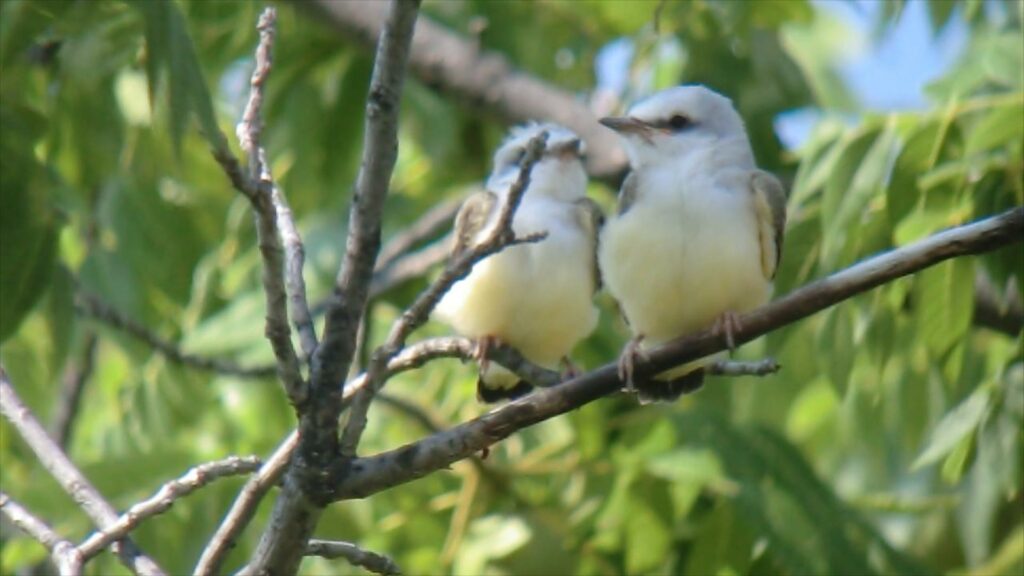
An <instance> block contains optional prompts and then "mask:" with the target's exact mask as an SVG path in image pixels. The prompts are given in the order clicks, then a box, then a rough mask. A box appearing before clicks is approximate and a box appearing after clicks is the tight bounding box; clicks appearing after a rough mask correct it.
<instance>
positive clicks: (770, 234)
mask: <svg viewBox="0 0 1024 576" xmlns="http://www.w3.org/2000/svg"><path fill="white" fill-rule="evenodd" d="M749 182H750V183H749V189H750V194H751V196H752V197H753V200H754V202H753V204H754V214H755V215H756V217H757V237H758V240H759V241H760V243H761V270H762V272H764V277H765V278H767V279H768V280H771V279H774V278H775V273H776V272H777V271H778V269H779V262H780V261H781V260H782V236H783V234H784V233H785V230H786V191H785V189H783V187H782V183H781V182H779V180H778V179H777V178H775V176H772V175H771V174H769V173H768V172H765V171H763V170H753V171H752V172H751V173H750V181H749Z"/></svg>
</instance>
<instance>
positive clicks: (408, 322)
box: [341, 132, 548, 456]
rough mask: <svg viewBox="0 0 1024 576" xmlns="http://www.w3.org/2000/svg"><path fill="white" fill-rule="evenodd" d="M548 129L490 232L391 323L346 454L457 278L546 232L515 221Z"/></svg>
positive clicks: (533, 143) (344, 446)
mask: <svg viewBox="0 0 1024 576" xmlns="http://www.w3.org/2000/svg"><path fill="white" fill-rule="evenodd" d="M547 138H548V134H547V132H541V133H540V134H538V135H537V136H534V137H533V139H531V140H530V141H529V142H528V143H527V145H526V154H525V156H524V157H523V160H522V164H521V167H520V169H519V176H518V178H516V181H515V183H513V184H512V187H511V188H510V189H509V191H508V195H507V196H506V198H505V202H504V203H503V204H502V206H501V210H500V211H499V212H498V220H497V222H496V223H495V225H494V227H493V228H491V231H490V233H489V234H488V235H487V237H486V238H484V239H483V241H481V242H480V243H478V244H476V245H475V246H473V247H472V248H471V249H470V250H468V251H467V252H465V253H463V254H461V255H460V256H459V257H458V258H456V259H455V260H454V261H453V262H452V263H451V265H449V266H448V267H447V268H446V269H445V271H444V272H443V273H442V274H441V276H440V277H439V278H438V279H437V280H435V281H434V283H433V284H431V285H430V287H428V288H427V289H426V290H425V291H424V292H423V293H422V294H420V295H419V296H418V297H417V298H416V300H415V301H414V302H413V303H412V305H411V306H409V308H407V309H406V310H405V312H403V313H402V315H401V316H400V317H399V318H398V320H397V321H396V322H395V324H394V325H393V326H392V327H391V331H390V333H389V334H388V337H387V339H386V340H385V342H384V344H383V345H381V346H380V348H378V349H377V350H375V351H374V353H373V357H372V359H371V361H370V367H369V369H368V370H367V371H366V380H367V383H368V385H367V386H365V387H364V388H363V389H362V390H360V392H359V393H358V394H357V395H356V397H355V400H354V402H353V404H352V411H351V413H350V415H349V421H348V426H346V427H345V433H344V435H343V436H342V439H341V452H342V455H345V456H352V455H354V454H355V450H356V446H358V444H359V439H360V438H361V437H362V434H363V430H364V429H365V428H366V414H367V412H368V411H369V409H370V402H371V401H372V400H373V395H374V394H375V393H376V392H377V390H379V389H380V388H381V386H383V385H384V382H385V381H386V372H387V365H388V362H389V361H390V360H391V359H392V358H394V356H395V355H396V354H398V353H399V352H400V351H401V349H402V348H403V347H404V346H405V341H406V339H408V337H409V335H410V334H411V333H412V332H413V331H414V330H416V328H419V327H420V326H422V325H423V323H424V322H426V321H427V319H428V318H429V317H430V313H431V312H433V311H434V308H435V307H436V306H437V304H438V302H440V301H441V298H443V297H444V295H445V294H446V293H448V291H449V290H450V289H451V288H452V286H454V285H455V283H456V282H458V281H459V280H461V279H463V278H465V277H466V276H467V275H468V274H469V273H470V271H471V270H472V269H473V266H475V265H476V263H477V262H480V261H481V260H483V259H484V258H486V257H488V256H490V255H492V254H496V253H497V252H500V251H501V250H504V249H505V248H508V247H509V246H513V245H515V244H521V243H525V242H535V241H537V240H541V239H542V238H543V237H544V234H535V235H532V236H528V237H525V238H517V237H516V235H515V232H514V230H513V229H512V222H513V219H514V217H515V213H516V210H517V209H518V208H519V204H520V202H521V201H522V199H523V195H524V194H525V193H526V189H527V188H529V186H530V174H531V173H532V172H533V167H534V165H536V164H537V162H538V161H540V158H541V156H542V155H543V154H544V147H545V144H546V142H547Z"/></svg>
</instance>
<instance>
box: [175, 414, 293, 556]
mask: <svg viewBox="0 0 1024 576" xmlns="http://www.w3.org/2000/svg"><path fill="white" fill-rule="evenodd" d="M298 445H299V435H298V433H296V432H292V433H291V434H289V435H288V437H287V438H285V439H284V441H283V442H281V445H280V446H278V448H277V450H275V451H274V453H273V454H272V455H271V456H270V458H267V461H266V462H264V463H263V466H262V467H260V469H259V471H258V472H257V473H256V474H255V475H253V476H252V477H251V478H249V480H248V481H247V482H246V483H245V486H243V487H242V491H241V492H239V493H238V497H237V498H235V502H234V503H233V504H232V505H231V509H230V510H228V513H227V514H226V515H225V516H224V520H223V521H222V522H221V524H220V526H218V527H217V531H216V532H214V534H213V537H212V538H210V540H209V542H207V544H206V548H205V549H204V550H203V554H202V555H201V556H200V558H199V562H198V563H197V564H196V568H195V570H193V573H195V574H196V576H210V575H212V574H219V573H220V572H221V565H222V564H223V563H224V558H225V556H227V554H228V552H230V551H231V549H232V548H234V546H235V542H236V541H237V540H238V536H239V535H240V534H241V533H242V530H244V529H245V527H246V526H248V525H249V522H251V521H252V517H253V516H254V515H255V514H256V508H257V507H258V506H259V503H260V501H261V500H263V497H264V496H265V495H266V494H267V492H269V491H270V489H271V488H272V487H273V486H274V485H276V484H277V483H278V482H280V481H281V476H283V475H284V472H285V469H286V468H287V467H288V462H289V461H290V460H291V457H292V453H293V452H295V448H296V446H298Z"/></svg>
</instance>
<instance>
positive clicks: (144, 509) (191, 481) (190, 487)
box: [78, 456, 260, 561]
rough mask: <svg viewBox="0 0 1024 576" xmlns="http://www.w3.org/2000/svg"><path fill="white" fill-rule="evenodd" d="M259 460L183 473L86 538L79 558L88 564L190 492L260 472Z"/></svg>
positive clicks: (229, 461)
mask: <svg viewBox="0 0 1024 576" xmlns="http://www.w3.org/2000/svg"><path fill="white" fill-rule="evenodd" d="M259 466H260V459H259V458H256V457H255V456H247V457H244V458H243V457H240V456H230V457H228V458H225V459H223V460H218V461H216V462H207V463H206V464H200V465H199V466H196V467H194V468H192V469H191V470H189V471H188V472H186V473H185V474H184V475H183V476H182V477H181V478H178V479H176V480H171V481H170V482H168V483H166V484H164V485H163V486H161V487H160V489H159V490H157V492H156V494H154V495H153V496H151V497H149V498H148V499H146V500H143V501H142V502H139V503H138V504H135V505H134V506H132V507H131V508H129V509H128V510H127V511H125V513H124V514H122V515H121V517H120V518H118V520H117V522H115V523H113V524H111V525H110V526H107V527H106V528H104V529H103V530H100V531H99V532H96V533H95V534H93V535H92V536H90V537H89V538H87V539H86V540H85V541H84V542H82V544H81V545H80V546H79V547H78V551H79V552H80V553H81V554H82V558H83V559H84V560H85V561H88V560H89V559H90V558H92V557H93V556H96V555H97V554H99V553H100V552H102V551H103V550H104V549H105V548H106V547H107V546H110V545H111V544H112V543H113V542H115V541H117V540H120V539H121V538H124V537H125V536H127V535H128V533H129V532H131V531H132V530H134V529H135V528H137V527H138V525H139V524H141V523H142V521H143V520H146V519H147V518H151V517H153V516H156V515H157V514H161V513H163V512H166V511H167V509H168V508H170V507H171V505H173V504H174V502H175V501H177V500H179V499H181V498H184V497H185V496H188V495H189V494H191V493H192V492H195V491H196V490H198V489H200V488H202V487H203V486H206V485H207V484H209V483H210V482H213V481H214V480H217V479H218V478H224V477H226V476H236V475H238V474H247V473H249V472H252V471H254V470H256V469H257V468H259Z"/></svg>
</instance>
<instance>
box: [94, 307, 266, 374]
mask: <svg viewBox="0 0 1024 576" xmlns="http://www.w3.org/2000/svg"><path fill="white" fill-rule="evenodd" d="M75 310H76V311H77V312H78V313H79V314H82V315H83V316H88V317H90V318H93V319H95V320H98V321H100V322H102V323H104V324H106V325H108V326H111V327H113V328H116V329H118V330H121V331H122V332H125V333H127V334H128V335H129V336H132V337H133V338H136V339H137V340H141V341H142V342H143V343H144V344H146V345H147V346H149V347H150V348H152V349H154V350H155V351H157V352H159V353H160V354H161V355H163V356H164V358H167V359H168V360H170V361H171V362H174V363H175V364H181V365H183V366H191V367H193V368H198V369H200V370H209V371H211V372H216V373H218V374H227V375H230V376H240V377H243V378H269V377H271V376H273V375H274V373H275V371H276V367H274V366H254V367H252V368H246V367H243V366H239V365H237V364H235V363H234V362H231V361H228V360H222V359H219V358H207V357H205V356H198V355H195V354H188V353H186V352H182V351H181V349H180V348H178V346H176V345H175V344H173V343H171V342H168V341H167V340H164V339H163V338H161V337H160V336H157V335H156V334H155V333H153V332H151V331H150V330H149V329H148V328H146V327H145V326H143V325H141V324H139V323H138V322H136V321H134V320H132V319H131V318H129V317H128V316H126V315H125V314H122V313H121V312H118V311H117V310H115V309H114V308H113V307H111V306H110V305H108V304H106V303H105V302H103V301H102V300H100V299H99V298H97V297H96V296H94V295H92V294H89V293H88V292H85V291H84V290H81V289H79V290H77V291H76V292H75Z"/></svg>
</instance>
